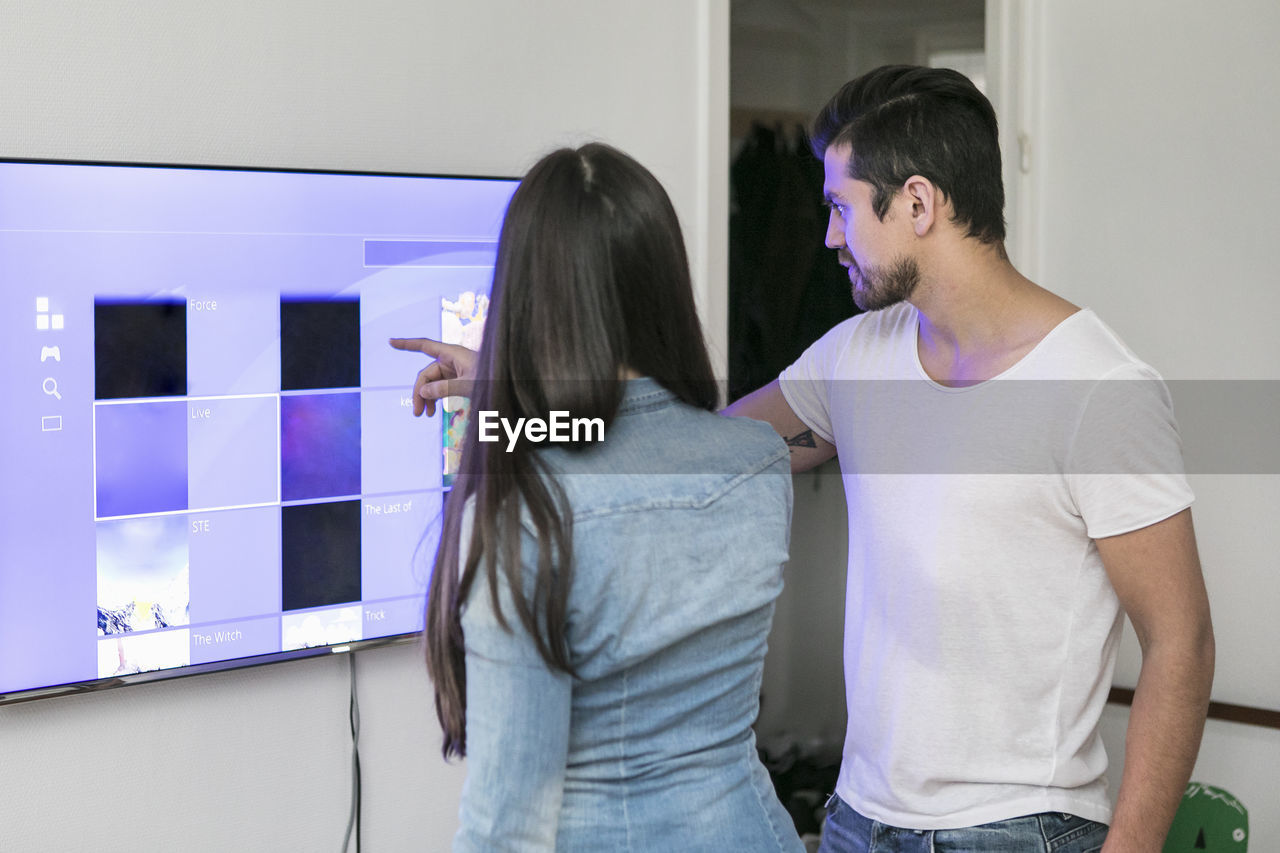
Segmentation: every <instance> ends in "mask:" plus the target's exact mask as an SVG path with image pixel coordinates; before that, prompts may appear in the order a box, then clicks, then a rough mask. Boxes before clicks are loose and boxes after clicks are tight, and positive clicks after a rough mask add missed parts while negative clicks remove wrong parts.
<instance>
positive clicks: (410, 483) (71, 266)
mask: <svg viewBox="0 0 1280 853" xmlns="http://www.w3.org/2000/svg"><path fill="white" fill-rule="evenodd" d="M515 184H516V182H515V181H513V180H510V179H488V178H461V177H437V176H425V175H389V174H357V173H348V172H315V171H273V170H250V169H223V168H206V167H171V166H138V165H120V164H90V163H54V162H30V161H22V162H16V161H3V162H0V281H2V282H3V287H2V288H0V294H2V298H3V300H4V310H3V312H2V313H0V323H3V328H4V331H3V334H0V351H2V352H3V354H4V365H5V369H4V371H3V373H2V374H0V390H2V393H3V400H4V402H3V405H0V460H2V462H0V471H2V472H3V474H4V485H3V489H4V504H3V511H2V512H0V701H18V700H21V699H28V698H34V697H37V696H42V695H51V694H57V693H62V692H67V691H76V690H82V689H92V688H97V687H104V686H114V685H116V684H121V683H128V682H131V681H142V680H150V679H151V678H156V677H165V676H172V675H183V674H188V673H191V672H197V671H202V670H208V669H218V668H225V667H228V666H236V665H247V664H254V663H261V662H268V661H272V660H279V659H284V658H289V657H296V656H300V655H306V654H316V653H320V652H328V651H332V650H335V649H337V650H343V649H345V648H349V647H351V646H352V644H359V643H369V642H370V641H375V640H385V639H387V638H393V637H398V636H403V635H406V634H412V633H413V632H416V631H418V630H420V628H421V625H422V599H423V592H424V590H425V587H426V580H427V574H428V573H429V567H430V564H431V558H432V557H433V555H434V551H435V540H434V539H432V538H431V529H432V523H433V522H434V521H435V520H436V519H437V518H438V515H439V512H440V508H441V501H442V498H443V494H444V490H445V489H446V488H447V486H448V484H449V481H450V479H451V475H452V472H453V468H454V466H456V450H455V449H454V448H453V446H452V439H451V435H452V434H453V433H454V432H456V430H457V427H456V425H455V422H457V421H460V419H461V418H463V417H465V411H464V410H463V409H462V408H461V406H460V405H455V403H461V402H463V401H450V404H449V405H446V406H445V407H443V408H445V410H446V411H445V412H444V415H443V417H439V418H432V419H429V420H428V419H425V418H424V419H415V418H413V417H412V399H411V396H410V395H411V388H412V382H413V377H414V374H415V373H416V372H417V371H418V370H419V369H420V368H421V367H423V366H424V365H425V363H426V359H425V358H424V357H422V356H420V355H416V354H414V353H404V352H399V351H396V350H393V349H391V348H390V347H389V346H388V345H387V339H388V338H391V337H407V336H419V335H422V336H430V337H436V338H443V339H445V340H451V341H458V342H464V343H470V344H472V345H474V344H475V343H476V342H477V341H478V338H479V334H480V331H481V329H482V328H483V322H484V317H485V313H486V310H487V306H488V298H487V294H488V291H489V286H490V282H491V278H492V269H493V262H494V256H495V251H496V246H497V237H498V232H499V228H500V225H501V220H502V215H503V212H504V210H505V208H506V204H507V202H508V200H509V199H510V197H511V193H512V192H513V191H514V189H515ZM442 425H443V428H442ZM436 530H437V531H438V526H437V527H436ZM437 535H438V533H437ZM357 647H358V646H357Z"/></svg>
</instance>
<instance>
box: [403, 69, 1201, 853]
mask: <svg viewBox="0 0 1280 853" xmlns="http://www.w3.org/2000/svg"><path fill="white" fill-rule="evenodd" d="M812 138H813V147H814V151H815V154H817V155H818V156H820V157H821V158H822V159H823V162H824V167H825V181H824V194H825V196H826V198H827V201H828V203H829V204H830V207H831V214H830V219H829V223H828V228H827V235H826V243H827V245H828V246H829V247H830V248H832V249H835V250H836V253H837V257H838V259H839V261H840V263H841V264H842V265H844V266H845V267H846V268H848V270H849V279H850V282H851V284H852V287H853V295H854V300H855V302H856V303H857V304H858V305H859V306H860V307H862V308H863V309H865V310H866V311H867V312H868V313H866V314H862V315H859V316H857V317H854V318H852V319H851V320H848V321H846V322H844V323H842V324H840V325H838V326H837V327H835V328H834V329H832V330H831V332H829V333H828V334H827V335H826V336H824V337H823V338H822V339H821V340H819V341H818V342H817V343H815V344H814V345H813V347H811V348H810V349H809V350H808V351H807V352H806V353H805V354H804V355H803V356H802V357H801V358H800V359H799V361H797V362H796V363H795V364H794V365H792V366H791V367H790V368H788V369H787V370H786V371H784V372H783V374H782V376H781V377H780V378H779V380H778V381H775V382H773V383H771V384H770V385H767V386H765V387H764V388H762V389H760V390H758V391H756V392H755V393H753V394H750V395H748V396H747V397H744V398H743V399H741V400H739V401H737V402H736V403H734V404H733V405H732V406H730V407H729V408H728V409H726V410H725V414H727V415H743V416H747V417H753V418H757V419H761V420H766V421H768V422H770V423H771V424H772V425H773V426H774V428H775V429H776V430H777V431H778V432H779V434H780V435H782V436H783V437H784V438H785V439H786V440H787V442H788V444H789V445H790V446H791V449H792V470H794V471H800V470H806V469H809V468H812V467H813V466H815V465H818V464H820V463H822V462H824V461H826V460H828V459H830V458H831V457H832V456H835V455H836V454H837V452H838V453H839V457H840V464H841V469H842V472H843V475H844V483H845V491H846V497H847V499H848V505H849V565H848V581H847V583H848V592H847V601H846V617H845V623H846V624H845V643H844V653H845V687H846V698H847V701H848V707H849V728H848V732H847V735H846V740H845V749H844V760H843V762H842V766H841V772H840V778H839V782H838V783H837V788H836V793H835V795H834V796H833V797H832V799H831V801H830V802H829V806H828V817H827V822H826V825H825V827H824V831H823V842H822V850H824V851H829V853H837V851H839V853H843V852H844V851H864V850H870V849H874V850H877V851H883V850H932V849H935V847H936V849H939V850H942V849H947V850H966V851H971V850H972V851H981V850H1002V851H1003V850H1017V851H1032V850H1045V851H1047V850H1054V851H1059V853H1069V852H1070V851H1093V850H1097V849H1099V846H1100V845H1103V839H1104V837H1105V846H1103V847H1102V849H1103V850H1105V851H1108V853H1115V851H1147V850H1150V851H1159V850H1160V849H1161V846H1162V843H1163V840H1164V837H1165V834H1166V833H1167V831H1168V828H1169V825H1170V823H1171V821H1172V818H1173V814H1174V811H1175V810H1176V808H1177V805H1178V802H1179V800H1180V798H1181V795H1182V792H1183V789H1184V788H1185V785H1186V782H1187V779H1188V777H1189V775H1190V772H1191V768H1192V765H1193V764H1194V761H1195V756H1196V752H1197V750H1198V746H1199V741H1200V735H1201V732H1202V729H1203V724H1204V717H1205V712H1206V709H1207V704H1208V698H1209V688H1210V684H1211V682H1212V674H1213V634H1212V628H1211V625H1210V620H1209V611H1208V603H1207V598H1206V595H1205V590H1204V583H1203V580H1202V577H1201V572H1200V565H1199V559H1198V557H1197V554H1196V547H1195V537H1194V533H1193V531H1192V526H1191V518H1190V514H1189V510H1188V506H1189V505H1190V503H1191V494H1190V491H1189V489H1188V488H1187V485H1186V482H1185V478H1184V477H1182V475H1181V473H1180V463H1181V459H1180V451H1179V444H1178V438H1177V433H1176V429H1175V427H1174V425H1173V421H1172V416H1171V411H1170V407H1169V403H1168V397H1167V394H1166V393H1165V392H1164V389H1163V385H1162V384H1161V383H1160V382H1159V377H1158V376H1157V375H1156V374H1155V373H1154V371H1152V370H1151V369H1150V368H1149V367H1148V366H1146V365H1145V364H1143V363H1142V362H1141V361H1139V360H1138V359H1137V358H1136V357H1135V356H1134V355H1133V354H1132V353H1131V352H1130V351H1129V350H1128V349H1127V348H1125V347H1124V345H1123V344H1122V343H1121V342H1120V341H1119V339H1118V338H1117V337H1116V336H1115V334H1114V333H1113V332H1111V330H1110V329H1108V328H1107V327H1106V326H1105V325H1103V324H1102V323H1101V321H1099V320H1098V318H1097V317H1096V316H1094V315H1093V314H1092V312H1089V311H1087V310H1085V311H1082V310H1080V309H1078V308H1077V307H1076V306H1074V305H1072V304H1071V303H1069V302H1067V301H1066V300H1064V299H1061V298H1060V297H1058V296H1055V295H1054V294H1052V293H1049V292H1048V291H1046V290H1044V289H1042V288H1040V287H1038V286H1037V285H1036V284H1034V283H1033V282H1031V281H1030V280H1028V279H1026V278H1025V277H1023V276H1022V275H1021V274H1019V273H1018V272H1017V270H1016V269H1014V268H1013V266H1012V265H1011V264H1010V262H1009V260H1008V257H1007V255H1006V253H1005V251H1004V247H1003V241H1004V221H1003V206H1004V192H1003V187H1002V185H1001V172H1000V153H999V148H998V143H997V131H996V119H995V114H994V111H993V110H992V108H991V105H990V103H989V102H988V101H987V100H986V98H985V97H983V96H982V94H981V93H979V92H978V91H977V89H976V88H974V87H973V85H972V84H971V83H970V82H969V81H968V80H967V79H966V78H964V77H963V76H962V75H960V74H958V73H956V72H954V71H948V70H942V69H926V68H914V67H906V66H894V67H885V68H880V69H877V70H876V71H873V72H870V73H869V74H867V75H864V76H863V77H860V78H858V79H856V80H853V81H852V82H850V83H848V84H847V85H846V86H845V87H844V88H842V89H841V91H840V92H839V93H838V94H837V95H836V96H835V97H834V98H832V100H831V101H830V102H829V103H828V104H827V106H826V107H825V108H824V109H823V110H822V111H821V113H820V114H819V116H818V118H817V120H816V121H815V125H814V132H813V134H812ZM392 343H393V345H394V346H398V347H399V348H402V349H415V350H421V351H423V352H426V353H427V354H429V355H432V356H435V357H437V359H438V361H436V362H435V363H433V364H432V365H430V366H428V367H427V368H426V369H424V370H423V371H422V373H420V374H419V378H418V383H417V387H416V391H417V393H416V394H415V414H420V413H421V412H422V411H423V410H424V408H425V409H427V410H428V411H430V410H432V409H433V408H434V406H433V401H434V400H435V399H439V398H440V397H443V396H447V395H448V394H450V393H460V392H462V391H465V387H466V383H465V381H464V382H459V381H458V379H459V378H461V379H463V380H465V379H466V377H467V375H468V374H469V372H470V367H469V364H470V360H469V358H468V354H467V353H465V351H460V350H458V349H456V348H447V347H441V346H440V345H438V344H435V343H434V342H431V341H424V340H421V339H419V340H411V341H404V340H399V341H393V342H392ZM997 379H998V380H999V381H992V380H997ZM1010 389H1012V390H1010ZM1117 389H1119V390H1118V391H1117ZM1121 608H1123V611H1124V612H1125V613H1127V614H1128V616H1129V618H1130V620H1131V621H1132V623H1133V625H1134V628H1135V630H1136V632H1137V634H1138V638H1139V640H1140V642H1141V644H1142V650H1143V660H1142V671H1141V675H1140V678H1139V683H1138V687H1137V691H1136V694H1135V697H1134V702H1133V708H1132V712H1131V715H1130V723H1129V731H1128V735H1127V739H1126V748H1125V768H1124V776H1123V779H1122V781H1121V786H1120V790H1119V798H1118V802H1117V804H1116V808H1115V812H1114V816H1112V810H1111V806H1110V802H1109V799H1108V796H1107V793H1106V787H1105V786H1106V782H1105V777H1104V772H1105V769H1106V759H1105V755H1104V753H1103V750H1102V746H1101V741H1100V740H1099V738H1098V736H1097V726H1098V720H1099V717H1100V715H1101V710H1102V706H1103V704H1104V703H1105V700H1106V695H1107V692H1108V688H1109V685H1110V677H1111V671H1112V667H1113V665H1114V661H1115V653H1116V641H1117V637H1118V632H1119V628H1120V621H1121V613H1120V609H1121ZM1108 821H1110V824H1111V826H1110V831H1108V830H1107V828H1106V826H1105V824H1106V823H1107V822H1108Z"/></svg>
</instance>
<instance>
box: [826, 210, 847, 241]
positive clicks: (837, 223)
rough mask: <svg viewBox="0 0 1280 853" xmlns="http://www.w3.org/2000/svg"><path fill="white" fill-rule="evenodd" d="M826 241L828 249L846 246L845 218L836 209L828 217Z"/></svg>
mask: <svg viewBox="0 0 1280 853" xmlns="http://www.w3.org/2000/svg"><path fill="white" fill-rule="evenodd" d="M825 242H826V244H827V248H828V249H843V248H844V220H843V219H841V218H840V214H838V213H836V212H835V211H834V210H833V211H831V215H830V216H828V217H827V239H826V241H825Z"/></svg>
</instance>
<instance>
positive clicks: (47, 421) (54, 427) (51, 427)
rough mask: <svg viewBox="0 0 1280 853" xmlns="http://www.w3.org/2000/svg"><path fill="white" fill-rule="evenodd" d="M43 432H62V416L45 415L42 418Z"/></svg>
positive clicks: (41, 428) (41, 427)
mask: <svg viewBox="0 0 1280 853" xmlns="http://www.w3.org/2000/svg"><path fill="white" fill-rule="evenodd" d="M40 431H41V432H61V431H62V415H44V416H43V417H41V418H40Z"/></svg>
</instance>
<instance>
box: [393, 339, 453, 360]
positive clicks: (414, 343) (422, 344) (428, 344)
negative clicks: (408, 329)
mask: <svg viewBox="0 0 1280 853" xmlns="http://www.w3.org/2000/svg"><path fill="white" fill-rule="evenodd" d="M389 343H390V344H391V346H393V347H394V348H396V349H401V350H408V351H411V352H421V353H426V354H427V355H429V356H431V357H432V358H439V357H440V356H441V354H443V353H444V352H447V350H448V347H449V345H448V344H444V343H441V342H440V341H436V340H432V339H431V338H392V339H391V340H390V341H389Z"/></svg>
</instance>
